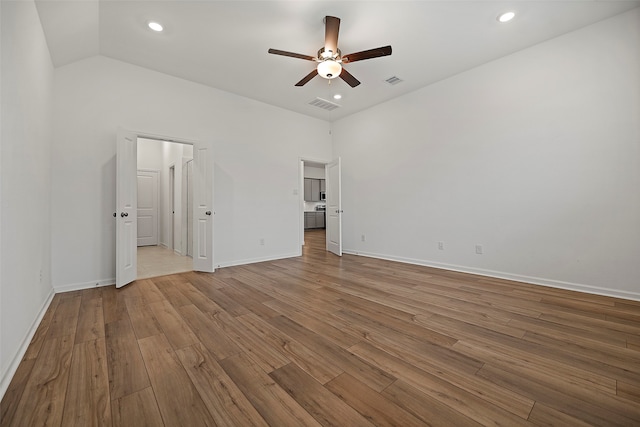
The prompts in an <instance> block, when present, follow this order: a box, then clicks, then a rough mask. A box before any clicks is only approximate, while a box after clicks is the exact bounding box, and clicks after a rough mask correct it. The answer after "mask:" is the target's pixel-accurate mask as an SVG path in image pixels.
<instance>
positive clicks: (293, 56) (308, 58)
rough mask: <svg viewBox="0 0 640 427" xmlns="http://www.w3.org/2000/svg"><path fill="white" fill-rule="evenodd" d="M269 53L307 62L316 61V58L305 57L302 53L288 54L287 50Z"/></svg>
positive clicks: (270, 51) (273, 50)
mask: <svg viewBox="0 0 640 427" xmlns="http://www.w3.org/2000/svg"><path fill="white" fill-rule="evenodd" d="M269 53H272V54H274V55H282V56H290V57H291V58H299V59H306V60H307V61H315V60H316V58H314V57H313V56H309V55H303V54H301V53H293V52H287V51H286V50H278V49H269Z"/></svg>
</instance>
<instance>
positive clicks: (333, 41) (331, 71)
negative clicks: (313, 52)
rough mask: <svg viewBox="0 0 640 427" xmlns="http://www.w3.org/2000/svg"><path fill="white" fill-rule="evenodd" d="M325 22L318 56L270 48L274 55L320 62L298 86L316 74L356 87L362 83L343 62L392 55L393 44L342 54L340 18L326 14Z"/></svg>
mask: <svg viewBox="0 0 640 427" xmlns="http://www.w3.org/2000/svg"><path fill="white" fill-rule="evenodd" d="M324 24H325V37H324V47H322V48H320V50H318V55H317V56H316V57H313V56H309V55H303V54H300V53H293V52H287V51H284V50H278V49H269V53H271V54H273V55H281V56H289V57H291V58H298V59H304V60H307V61H315V62H317V63H318V65H317V66H316V69H315V70H313V71H311V72H310V73H309V74H307V75H306V76H305V77H303V78H302V80H300V81H299V82H298V83H296V84H295V85H296V86H304V85H305V84H307V83H308V82H309V81H310V80H311V79H313V78H314V77H315V76H316V75H319V76H320V77H322V78H325V79H327V80H333V79H335V78H336V77H340V78H341V79H342V80H344V81H345V82H346V83H347V84H348V85H349V86H351V87H356V86H358V85H359V84H360V81H359V80H358V79H356V78H355V77H353V75H351V73H349V72H348V71H347V70H345V69H344V68H343V65H342V64H346V63H351V62H355V61H363V60H365V59H372V58H378V57H380V56H388V55H391V46H384V47H379V48H376V49H369V50H364V51H362V52H356V53H352V54H349V55H345V56H342V52H340V49H338V32H339V31H340V18H336V17H335V16H326V17H325V18H324Z"/></svg>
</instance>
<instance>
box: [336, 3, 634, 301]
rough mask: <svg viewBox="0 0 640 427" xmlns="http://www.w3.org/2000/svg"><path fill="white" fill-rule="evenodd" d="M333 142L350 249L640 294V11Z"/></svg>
mask: <svg viewBox="0 0 640 427" xmlns="http://www.w3.org/2000/svg"><path fill="white" fill-rule="evenodd" d="M333 137H334V141H333V146H334V156H341V157H342V161H343V163H342V164H343V169H342V178H343V181H342V184H343V205H344V206H343V207H344V216H343V224H344V228H343V230H344V247H345V249H346V250H347V251H350V252H358V253H361V254H368V255H372V256H377V257H383V258H392V259H400V260H404V261H408V262H415V263H420V264H427V265H434V266H444V267H449V268H454V269H459V270H463V271H471V272H478V273H481V274H488V275H494V276H499V277H507V278H515V279H519V280H524V281H529V282H533V283H542V284H550V285H553V286H560V287H566V288H574V289H580V290H583V291H587V292H596V293H602V294H609V295H616V296H621V297H628V298H634V299H640V291H639V289H638V278H639V277H640V263H639V262H638V260H640V190H639V189H640V149H639V145H640V9H634V10H632V11H630V12H628V13H625V14H622V15H619V16H617V17H614V18H611V19H609V20H606V21H602V22H600V23H596V24H594V25H591V26H588V27H585V28H583V29H580V30H578V31H575V32H573V33H569V34H566V35H564V36H561V37H558V38H556V39H552V40H549V41H547V42H545V43H541V44H539V45H537V46H534V47H532V48H530V49H526V50H524V51H521V52H518V53H515V54H513V55H510V56H507V57H505V58H502V59H499V60H497V61H493V62H491V63H488V64H485V65H483V66H481V67H478V68H475V69H473V70H470V71H468V72H465V73H462V74H460V75H457V76H455V77H452V78H449V79H447V80H444V81H441V82H439V83H436V84H433V85H431V86H428V87H425V88H423V89H422V90H419V91H416V92H413V93H410V94H408V95H406V96H403V97H401V98H397V99H395V100H392V101H389V102H387V103H385V104H382V105H379V106H377V107H374V108H371V109H369V110H367V111H364V112H362V113H360V114H355V115H352V116H349V117H347V118H345V119H343V120H341V121H338V122H337V123H334V126H333ZM363 234H364V235H365V236H366V241H365V242H362V241H361V236H362V235H363ZM437 242H443V243H444V250H438V244H437ZM477 244H481V245H483V251H484V253H483V254H482V255H477V254H476V253H475V245H477Z"/></svg>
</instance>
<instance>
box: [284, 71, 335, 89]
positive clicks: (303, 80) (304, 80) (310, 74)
mask: <svg viewBox="0 0 640 427" xmlns="http://www.w3.org/2000/svg"><path fill="white" fill-rule="evenodd" d="M343 71H344V70H343ZM317 75H318V70H317V69H315V70H313V71H312V72H310V73H309V74H307V75H306V76H304V78H303V79H302V80H300V81H299V82H298V83H296V86H304V85H306V84H307V83H309V81H310V80H311V79H312V78H314V77H315V76H317Z"/></svg>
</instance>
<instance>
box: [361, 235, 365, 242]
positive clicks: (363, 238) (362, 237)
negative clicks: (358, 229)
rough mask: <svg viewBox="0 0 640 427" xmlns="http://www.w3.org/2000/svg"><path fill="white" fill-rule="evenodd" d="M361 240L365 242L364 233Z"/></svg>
mask: <svg viewBox="0 0 640 427" xmlns="http://www.w3.org/2000/svg"><path fill="white" fill-rule="evenodd" d="M360 240H362V241H363V242H364V241H365V240H366V239H365V237H364V234H363V235H362V236H360Z"/></svg>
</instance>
